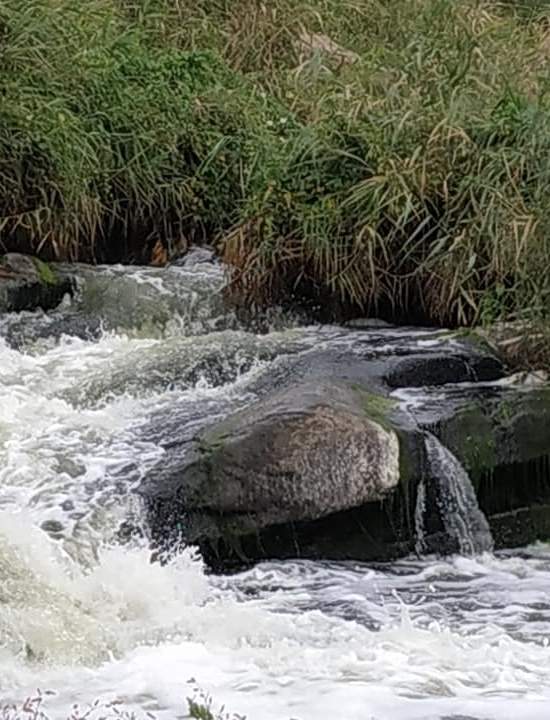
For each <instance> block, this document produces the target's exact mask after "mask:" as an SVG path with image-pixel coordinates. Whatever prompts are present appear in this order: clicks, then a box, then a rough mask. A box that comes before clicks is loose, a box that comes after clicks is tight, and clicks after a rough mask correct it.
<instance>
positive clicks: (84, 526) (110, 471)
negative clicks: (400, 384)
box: [0, 258, 550, 720]
mask: <svg viewBox="0 0 550 720" xmlns="http://www.w3.org/2000/svg"><path fill="white" fill-rule="evenodd" d="M199 260H200V258H199ZM222 287H223V277H222V273H221V271H220V269H219V268H218V267H217V266H215V265H214V264H212V263H210V262H208V261H204V262H203V261H200V262H199V261H197V262H196V263H193V262H187V263H186V264H183V265H182V266H180V267H173V268H171V269H169V271H164V270H155V269H147V270H145V269H137V268H135V269H128V268H121V267H115V268H108V269H107V268H104V269H100V270H98V271H93V272H92V271H89V270H85V269H83V270H82V285H81V288H80V292H79V294H78V296H77V297H76V298H75V299H72V300H70V299H67V300H66V301H65V303H64V305H63V306H62V307H61V308H60V309H59V310H58V311H57V312H56V313H50V314H49V315H45V314H43V313H41V312H37V313H23V314H20V315H17V316H15V315H12V316H5V317H4V318H3V319H2V320H1V321H0V388H1V402H0V699H1V702H0V705H1V704H7V703H10V702H20V701H21V700H23V699H24V698H25V697H28V696H32V695H33V694H35V693H36V691H37V689H40V690H41V691H49V690H51V691H52V692H53V694H52V695H50V696H48V697H47V702H46V710H47V712H48V715H49V716H50V717H51V718H52V720H57V718H66V717H68V715H69V714H70V711H71V707H72V706H73V705H74V704H79V705H80V706H81V707H82V708H86V707H87V706H88V704H89V703H91V702H93V701H94V700H96V699H98V700H100V701H101V702H102V703H110V702H113V701H116V702H120V703H122V704H123V706H124V708H126V709H127V710H130V711H134V712H135V713H136V715H137V716H139V717H145V716H146V714H147V713H152V714H153V715H154V716H155V717H158V718H163V719H164V718H166V719H168V718H172V719H173V718H185V717H187V716H188V704H187V698H190V697H200V696H201V694H203V693H204V694H207V695H209V696H211V697H212V703H213V708H214V709H217V708H220V707H221V706H222V705H223V706H225V708H226V712H229V713H238V714H239V715H241V716H246V717H247V718H248V719H249V720H291V719H292V720H336V719H338V720H339V719H342V720H436V719H437V720H443V719H445V720H451V719H453V720H467V719H468V720H508V719H509V718H512V717H517V718H521V720H548V718H549V717H550V648H549V638H550V547H548V546H546V545H543V544H540V545H537V546H533V547H530V548H525V549H523V550H521V551H514V552H512V551H507V552H498V553H491V552H486V553H484V554H481V555H478V556H473V557H472V556H468V557H466V556H464V557H461V556H456V557H451V558H446V559H441V558H436V557H423V558H416V557H415V558H407V559H404V560H401V561H397V562H393V563H386V564H370V565H368V566H367V565H362V564H357V563H351V562H346V563H334V562H308V561H281V562H276V561H273V562H269V563H262V564H260V565H257V566H256V567H254V568H252V569H248V570H246V571H243V572H240V573H238V574H232V575H226V576H224V575H213V574H211V573H209V572H208V571H207V569H206V568H205V567H204V564H203V562H202V560H201V558H200V557H199V555H198V554H197V553H196V551H194V549H193V548H187V549H185V550H183V551H182V552H181V553H179V554H178V555H176V556H174V557H172V558H170V559H168V560H167V562H166V563H165V564H160V563H157V562H151V551H150V548H149V544H148V537H147V526H146V522H145V518H144V514H143V508H142V507H141V504H140V500H139V497H138V496H137V495H136V494H135V493H134V492H133V490H134V489H135V488H136V487H137V486H138V485H139V482H140V480H141V479H142V478H143V477H144V476H145V475H146V473H147V471H148V469H149V468H151V467H152V466H153V465H154V464H155V463H157V462H159V460H161V459H162V450H161V449H160V445H159V443H158V437H155V436H154V434H153V435H150V436H148V435H147V433H146V432H145V431H144V428H148V427H151V420H152V419H153V420H154V418H156V417H159V418H160V417H164V416H166V415H169V413H170V412H171V410H172V409H173V408H176V407H177V408H178V418H182V417H184V418H186V426H185V428H182V432H186V433H193V432H195V431H196V429H197V428H200V427H201V426H202V425H203V424H204V423H205V422H207V421H211V420H212V419H214V418H218V417H223V416H224V415H225V414H227V413H228V412H229V411H231V410H233V409H235V408H237V407H241V406H243V405H246V403H248V402H250V401H251V399H253V397H252V396H253V388H254V387H256V385H257V380H258V378H261V377H262V376H263V375H265V374H269V373H270V372H273V369H274V368H276V365H277V362H278V359H279V358H281V357H284V356H285V354H288V353H295V352H301V351H303V350H304V349H307V348H311V347H314V346H315V347H317V346H319V344H320V343H323V342H325V341H326V340H327V338H328V339H330V340H331V341H337V339H338V330H337V329H335V328H332V329H331V328H324V329H323V328H316V327H311V326H308V327H301V326H300V324H299V323H298V322H292V321H290V320H288V319H282V318H277V317H274V318H272V319H271V320H270V327H269V331H268V332H262V333H261V334H255V333H253V332H251V331H250V330H247V329H245V328H244V327H243V326H241V325H240V323H239V322H238V320H237V319H236V318H235V317H234V316H233V315H232V314H231V313H229V312H227V311H226V310H225V309H224V306H223V302H222V299H221V289H222ZM92 319H93V320H94V321H95V320H97V323H94V322H92ZM397 341H398V337H393V336H391V334H389V335H388V342H389V343H391V342H397ZM153 425H154V423H153ZM159 433H162V428H160V429H159ZM129 521H130V522H131V523H132V525H133V526H134V527H140V528H141V529H142V532H141V536H140V537H139V536H136V535H133V536H132V537H131V538H124V537H121V533H120V531H119V530H120V527H121V524H123V523H127V522H129Z"/></svg>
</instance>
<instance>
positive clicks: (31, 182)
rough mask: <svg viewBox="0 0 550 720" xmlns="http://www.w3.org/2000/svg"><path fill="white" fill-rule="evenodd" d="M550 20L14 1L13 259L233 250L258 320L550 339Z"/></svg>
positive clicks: (383, 6)
mask: <svg viewBox="0 0 550 720" xmlns="http://www.w3.org/2000/svg"><path fill="white" fill-rule="evenodd" d="M549 20H550V7H549V4H548V3H547V2H542V1H539V0H536V1H535V0H533V1H532V2H529V1H528V0H525V1H524V2H496V1H493V2H490V1H489V0H464V2H456V0H392V2H390V3H387V2H381V1H380V0H364V2H360V3H359V2H357V1H356V0H305V1H304V0H300V1H298V0H280V1H279V2H277V3H270V4H268V3H265V4H262V3H257V2H256V0H231V1H230V0H209V1H208V2H207V0H193V2H191V0H88V2H86V3H82V2H80V0H28V1H27V2H25V3H21V2H20V0H0V71H1V74H0V93H1V96H2V100H3V102H2V105H1V107H0V180H1V182H0V240H1V241H2V242H3V244H4V246H5V247H6V248H9V249H23V250H25V249H27V250H28V249H31V250H34V251H38V252H41V253H42V254H44V255H45V256H46V257H49V258H51V257H59V258H69V259H87V260H89V259H99V260H120V259H124V260H126V261H128V260H130V261H131V260H136V261H143V260H147V259H148V258H149V256H150V253H151V248H152V246H153V245H154V244H155V243H156V242H157V241H158V240H160V241H162V242H163V243H164V244H165V246H166V247H167V250H168V254H169V255H170V254H171V253H174V252H177V251H178V250H181V249H183V248H185V246H186V245H187V244H188V243H189V242H190V241H200V240H201V239H205V238H207V239H209V240H210V241H212V240H215V241H216V242H217V244H218V246H219V248H220V252H221V253H222V254H223V256H224V257H225V259H226V260H227V261H228V262H229V263H230V264H231V265H232V266H233V268H234V270H235V273H234V282H233V286H232V289H233V297H234V298H235V299H236V300H237V301H238V302H241V303H243V304H246V305H251V304H252V305H262V304H270V303H276V302H280V301H284V300H288V299H289V298H294V297H296V298H299V299H301V300H304V299H306V300H309V301H310V302H312V303H314V304H321V305H322V306H323V308H324V310H325V313H326V314H327V315H329V314H330V315H335V314H336V315H338V314H339V315H346V316H347V315H350V314H354V313H364V312H368V313H377V314H380V315H382V316H384V317H387V318H390V319H393V320H396V321H415V322H431V323H437V324H448V325H461V324H473V323H477V322H480V321H482V320H484V321H487V322H493V321H497V320H505V319H507V318H508V317H510V316H513V317H514V318H517V317H518V316H521V317H522V318H524V319H525V320H528V321H531V320H532V319H533V318H535V319H536V320H537V322H546V320H545V318H547V316H548V312H549V308H550V273H549V272H548V269H549V268H550V233H549V228H548V223H549V219H548V218H549V217H550V213H549V210H550V208H549V202H550V201H549V199H548V192H547V187H548V185H549V182H550V161H549V158H550V106H549V97H548V89H549V88H550V74H549V72H548V67H549V65H548V56H549V55H550V30H549V27H550V24H549Z"/></svg>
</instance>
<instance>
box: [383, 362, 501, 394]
mask: <svg viewBox="0 0 550 720" xmlns="http://www.w3.org/2000/svg"><path fill="white" fill-rule="evenodd" d="M503 374H504V370H503V365H502V362H501V360H500V359H499V358H498V357H496V356H493V355H487V354H481V353H480V354H477V353H475V354H472V353H470V354H464V355H450V354H446V355H445V354H438V355H433V356H431V357H426V356H417V357H414V356H413V357H406V358H403V359H402V360H400V361H399V362H397V363H392V364H391V366H390V367H389V368H388V371H387V372H386V373H385V375H384V378H385V380H386V382H387V384H388V385H389V386H390V387H392V388H400V387H423V386H426V385H445V384H447V383H465V382H483V381H491V380H498V379H499V378H501V377H502V376H503Z"/></svg>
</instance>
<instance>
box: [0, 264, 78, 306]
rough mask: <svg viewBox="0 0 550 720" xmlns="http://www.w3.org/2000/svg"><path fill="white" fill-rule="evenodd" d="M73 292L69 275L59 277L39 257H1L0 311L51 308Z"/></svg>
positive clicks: (72, 283)
mask: <svg viewBox="0 0 550 720" xmlns="http://www.w3.org/2000/svg"><path fill="white" fill-rule="evenodd" d="M73 291H74V282H73V280H72V278H71V277H68V276H67V277H60V276H59V275H58V274H57V272H56V271H55V270H54V269H53V268H52V267H51V266H50V265H48V264H47V263H45V262H43V261H42V260H39V259H38V258H34V257H30V256H28V255H19V254H17V253H8V254H7V255H4V256H3V257H2V258H0V312H20V311H22V310H37V309H38V308H41V309H42V310H51V309H53V308H55V307H57V306H58V305H59V304H60V303H61V301H62V300H63V298H64V297H65V295H66V294H67V293H68V294H72V293H73Z"/></svg>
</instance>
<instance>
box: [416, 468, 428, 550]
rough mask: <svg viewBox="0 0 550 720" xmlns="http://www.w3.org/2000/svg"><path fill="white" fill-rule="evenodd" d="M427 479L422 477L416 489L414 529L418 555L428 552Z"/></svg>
mask: <svg viewBox="0 0 550 720" xmlns="http://www.w3.org/2000/svg"><path fill="white" fill-rule="evenodd" d="M425 515H426V479H425V478H422V479H421V480H420V482H419V484H418V489H417V491H416V506H415V509H414V530H415V536H416V542H415V546H414V549H415V552H416V554H417V555H419V556H421V555H425V554H426V524H425V522H424V517H425Z"/></svg>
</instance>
